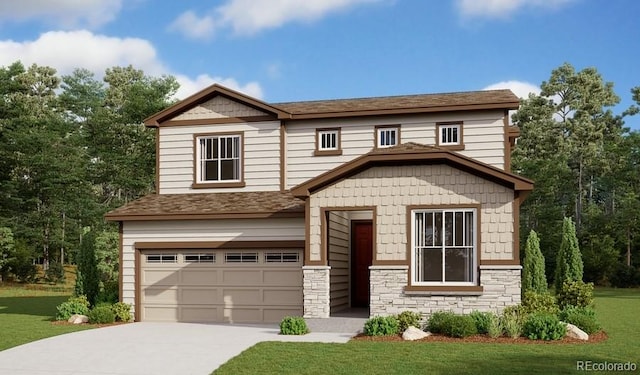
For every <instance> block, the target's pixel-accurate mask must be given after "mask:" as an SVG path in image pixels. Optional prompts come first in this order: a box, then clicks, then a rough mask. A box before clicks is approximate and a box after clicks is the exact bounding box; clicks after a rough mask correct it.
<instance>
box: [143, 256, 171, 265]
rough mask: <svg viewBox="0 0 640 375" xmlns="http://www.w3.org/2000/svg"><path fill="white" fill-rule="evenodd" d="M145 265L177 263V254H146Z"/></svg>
mask: <svg viewBox="0 0 640 375" xmlns="http://www.w3.org/2000/svg"><path fill="white" fill-rule="evenodd" d="M146 259H147V263H162V264H164V263H178V254H147V255H146Z"/></svg>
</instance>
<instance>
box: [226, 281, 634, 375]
mask: <svg viewBox="0 0 640 375" xmlns="http://www.w3.org/2000/svg"><path fill="white" fill-rule="evenodd" d="M596 311H597V316H598V319H599V320H600V323H601V324H602V326H603V328H604V329H605V331H606V332H607V333H608V334H609V339H608V340H607V341H604V342H601V343H597V344H589V343H587V344H519V345H517V344H481V343H437V342H431V343H428V342H427V343H415V342H367V341H352V342H349V343H347V344H322V343H285V342H263V343H260V344H257V345H255V346H253V347H252V348H250V349H248V350H246V351H245V352H243V353H241V354H240V355H239V356H237V357H235V358H233V359H231V360H230V361H229V362H227V363H226V364H224V365H223V366H221V367H220V368H219V369H218V370H216V371H215V372H214V374H216V375H224V374H254V373H263V374H264V373H271V374H357V373H361V374H425V373H428V374H451V373H455V374H502V373H505V374H506V373H508V374H550V373H553V374H574V373H576V362H577V361H593V362H605V361H607V362H609V363H611V362H628V361H631V362H635V363H636V365H637V367H638V368H640V341H638V338H639V337H640V322H639V321H638V320H637V314H638V311H640V290H639V289H597V290H596ZM636 371H638V370H636ZM596 373H597V372H596Z"/></svg>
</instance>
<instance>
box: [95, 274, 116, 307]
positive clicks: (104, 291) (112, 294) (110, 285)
mask: <svg viewBox="0 0 640 375" xmlns="http://www.w3.org/2000/svg"><path fill="white" fill-rule="evenodd" d="M119 294H120V284H119V283H118V280H115V281H113V280H110V281H105V282H104V283H102V288H100V292H98V295H97V296H96V303H101V302H106V303H116V302H118V299H119Z"/></svg>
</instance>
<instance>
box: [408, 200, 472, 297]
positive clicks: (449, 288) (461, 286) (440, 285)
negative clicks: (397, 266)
mask: <svg viewBox="0 0 640 375" xmlns="http://www.w3.org/2000/svg"><path fill="white" fill-rule="evenodd" d="M460 210H474V214H475V215H476V217H475V220H474V224H475V236H474V237H475V238H474V240H475V252H474V253H475V257H474V260H473V266H472V272H473V273H472V280H473V281H471V282H417V281H415V268H416V267H415V263H414V262H415V255H414V240H415V237H414V233H415V221H414V220H415V215H414V212H416V211H460ZM480 231H481V205H480V204H462V205H420V206H407V233H408V236H409V238H408V239H407V259H408V260H409V275H408V279H409V282H408V285H407V287H406V288H405V290H407V291H418V292H419V291H430V292H479V293H481V292H482V290H483V288H482V286H481V285H480V272H479V268H480V264H481V258H480V257H481V254H482V249H481V247H482V245H481V244H482V235H481V232H480Z"/></svg>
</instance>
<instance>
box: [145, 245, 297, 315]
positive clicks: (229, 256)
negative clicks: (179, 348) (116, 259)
mask: <svg viewBox="0 0 640 375" xmlns="http://www.w3.org/2000/svg"><path fill="white" fill-rule="evenodd" d="M140 288H141V289H140V297H141V304H140V306H141V310H142V311H141V316H140V317H141V320H142V321H172V322H175V321H178V322H229V323H259V322H279V321H280V320H281V319H282V318H283V317H284V316H287V315H302V253H301V250H290V249H286V250H248V251H244V250H243V251H238V250H211V251H208V250H173V251H171V250H169V251H167V250H161V251H160V250H159V251H153V250H146V251H144V252H142V254H141V275H140Z"/></svg>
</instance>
